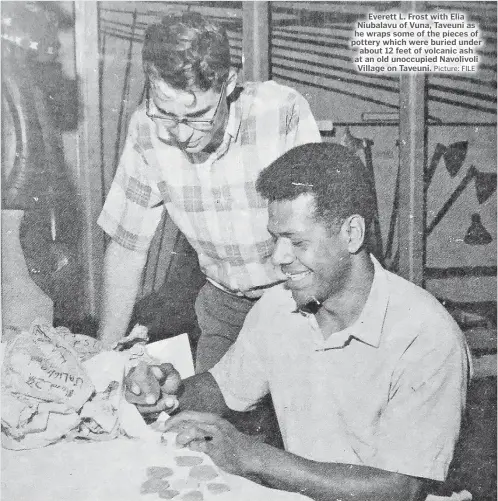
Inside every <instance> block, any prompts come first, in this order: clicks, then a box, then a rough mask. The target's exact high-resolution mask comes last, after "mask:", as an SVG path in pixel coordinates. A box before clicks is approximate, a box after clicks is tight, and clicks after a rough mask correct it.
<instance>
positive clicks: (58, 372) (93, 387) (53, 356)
mask: <svg viewBox="0 0 498 501" xmlns="http://www.w3.org/2000/svg"><path fill="white" fill-rule="evenodd" d="M134 330H135V332H133V331H132V333H131V334H130V336H128V337H127V338H126V340H124V342H122V343H118V344H117V346H116V349H122V348H123V347H125V346H127V345H130V346H131V347H130V348H129V349H127V350H123V351H102V345H101V344H100V341H98V340H95V339H93V338H90V337H88V336H84V335H80V334H73V333H71V332H70V331H69V330H68V329H66V328H64V327H57V328H53V327H51V326H50V325H49V324H48V323H47V322H45V321H44V320H39V319H37V320H35V322H33V324H32V326H31V328H30V330H29V332H21V333H19V334H17V335H15V336H14V337H13V339H11V340H10V341H9V343H8V345H7V347H6V349H5V355H4V360H3V365H2V445H3V446H4V447H5V448H8V449H16V450H17V449H33V448H39V447H44V446H46V445H49V444H52V443H55V442H58V441H60V440H74V439H87V440H110V439H113V438H116V437H117V436H119V435H126V436H130V437H145V436H147V434H148V433H149V432H150V430H149V429H148V428H147V426H146V424H145V421H144V420H143V418H142V417H141V416H140V414H139V413H138V411H137V409H136V408H135V406H134V405H131V404H129V403H128V402H127V401H126V399H125V398H124V392H123V381H124V376H125V374H126V373H127V371H128V370H129V369H130V368H131V367H133V366H135V365H136V364H138V362H139V361H140V360H144V361H146V362H148V363H151V362H154V363H157V361H155V360H154V359H153V358H152V357H149V356H148V354H147V351H146V350H145V343H146V341H147V340H148V339H147V331H146V329H145V331H144V328H143V327H142V326H137V328H136V329H134ZM133 343H135V344H133Z"/></svg>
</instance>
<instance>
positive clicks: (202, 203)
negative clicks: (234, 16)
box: [98, 81, 320, 291]
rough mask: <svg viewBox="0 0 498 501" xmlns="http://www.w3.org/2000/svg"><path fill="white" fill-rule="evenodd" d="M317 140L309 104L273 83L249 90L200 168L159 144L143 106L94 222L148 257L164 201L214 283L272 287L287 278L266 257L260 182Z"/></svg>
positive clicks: (134, 118) (236, 288)
mask: <svg viewBox="0 0 498 501" xmlns="http://www.w3.org/2000/svg"><path fill="white" fill-rule="evenodd" d="M319 141H320V132H319V130H318V127H317V125H316V122H315V120H314V118H313V116H312V114H311V111H310V108H309V105H308V103H307V101H306V100H305V99H304V98H303V97H302V96H301V95H300V94H299V93H298V92H296V91H295V90H293V89H291V88H289V87H285V86H283V85H280V84H277V83H275V82H271V81H270V82H263V83H251V82H247V83H245V84H244V86H243V89H242V91H241V93H240V95H239V96H238V97H237V99H236V100H235V101H234V102H233V103H232V105H231V107H230V117H229V121H228V125H227V130H226V132H225V137H224V141H223V143H222V144H221V146H220V147H219V148H218V150H217V151H216V152H214V153H213V154H212V155H211V157H210V158H209V159H208V160H207V161H206V162H204V163H202V164H195V163H192V162H191V161H190V160H189V159H188V158H187V156H186V155H185V154H184V153H183V152H182V151H181V150H179V149H178V148H176V147H174V146H171V145H168V144H166V143H165V142H163V141H161V140H160V139H159V138H158V137H157V135H156V132H155V125H154V123H153V122H152V120H150V119H149V118H148V117H147V116H146V114H145V110H144V108H143V106H142V107H140V108H138V109H137V110H136V111H135V113H134V114H133V116H132V118H131V120H130V124H129V132H128V136H127V140H126V143H125V146H124V150H123V153H122V156H121V160H120V163H119V166H118V169H117V172H116V176H115V178H114V181H113V183H112V185H111V188H110V190H109V193H108V195H107V199H106V202H105V204H104V207H103V209H102V212H101V214H100V217H99V219H98V224H99V225H100V226H101V227H102V229H103V230H104V231H105V232H106V233H108V234H109V235H110V236H111V238H112V239H113V240H114V241H116V242H118V243H119V244H121V245H123V246H124V247H126V248H128V249H131V250H135V251H138V252H146V251H147V249H148V247H149V245H150V242H151V240H152V237H153V236H154V232H155V231H156V228H157V225H158V223H159V221H160V219H161V215H162V211H163V207H162V206H159V207H158V206H157V205H158V204H160V203H161V202H164V206H165V207H166V209H167V210H168V212H169V215H170V216H171V218H172V219H173V221H174V223H175V224H176V225H177V226H178V228H179V229H180V230H181V231H182V233H183V234H184V235H185V236H186V238H187V239H188V241H189V242H190V244H191V245H192V247H193V248H194V249H195V250H196V252H197V254H198V257H199V264H200V266H201V269H202V271H203V272H204V273H205V275H206V276H207V277H208V278H210V279H212V280H214V281H216V282H217V283H219V284H221V285H223V286H225V287H227V288H229V289H231V290H233V291H248V290H251V289H253V288H254V287H261V286H266V285H268V284H271V283H274V282H276V281H278V280H280V279H281V278H282V277H281V274H280V271H279V270H277V269H276V268H275V267H274V266H273V265H272V264H271V261H270V256H271V252H272V240H271V237H270V235H269V233H268V231H267V229H266V225H267V221H268V214H267V203H266V201H265V200H264V199H262V198H261V197H260V196H259V194H258V193H257V192H256V188H255V183H256V179H257V177H258V174H259V173H260V172H261V171H262V170H263V169H264V168H265V167H267V166H268V165H269V164H270V163H271V162H273V161H274V160H275V159H277V158H278V157H279V156H281V155H282V154H283V153H285V152H286V151H288V150H290V149H291V148H293V147H295V146H298V145H300V144H304V143H310V142H319Z"/></svg>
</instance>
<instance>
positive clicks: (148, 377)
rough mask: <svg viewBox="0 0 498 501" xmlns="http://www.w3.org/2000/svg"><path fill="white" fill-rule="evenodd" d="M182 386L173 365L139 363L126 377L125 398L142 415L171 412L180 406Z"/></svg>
mask: <svg viewBox="0 0 498 501" xmlns="http://www.w3.org/2000/svg"><path fill="white" fill-rule="evenodd" d="M180 384H181V377H180V374H179V373H178V371H177V370H176V369H175V368H174V367H173V365H171V364H161V365H147V364H146V363H145V362H139V363H138V365H137V366H136V367H133V368H132V369H131V370H130V371H129V372H128V374H127V376H126V377H125V397H126V400H127V401H128V402H130V403H132V404H135V405H136V406H137V409H138V410H139V412H140V413H141V414H145V415H147V414H157V413H160V412H162V411H165V412H171V411H173V410H174V409H176V407H177V406H178V400H177V398H176V394H177V393H178V390H179V388H180Z"/></svg>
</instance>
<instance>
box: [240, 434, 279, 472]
mask: <svg viewBox="0 0 498 501" xmlns="http://www.w3.org/2000/svg"><path fill="white" fill-rule="evenodd" d="M251 442H252V443H251V446H250V447H249V453H248V454H247V455H246V457H245V461H244V464H243V465H242V466H243V469H244V472H245V474H246V475H250V476H256V477H261V476H262V475H263V473H264V471H265V469H266V467H267V458H268V457H269V455H270V454H271V451H270V449H272V447H271V446H270V445H268V444H265V443H264V442H260V441H259V440H254V439H251Z"/></svg>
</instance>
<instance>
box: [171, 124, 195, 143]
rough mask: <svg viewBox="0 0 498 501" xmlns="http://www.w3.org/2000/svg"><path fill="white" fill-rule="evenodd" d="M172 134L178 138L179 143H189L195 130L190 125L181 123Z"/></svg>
mask: <svg viewBox="0 0 498 501" xmlns="http://www.w3.org/2000/svg"><path fill="white" fill-rule="evenodd" d="M172 133H173V134H174V135H175V136H176V139H177V140H178V142H180V143H187V142H188V140H189V139H190V138H191V137H192V134H193V133H194V130H193V129H192V127H190V126H189V125H185V124H183V123H179V124H178V125H177V126H176V127H175V128H174V129H172Z"/></svg>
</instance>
